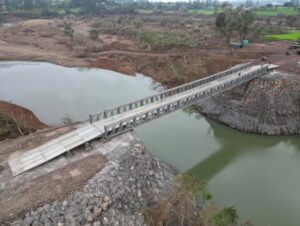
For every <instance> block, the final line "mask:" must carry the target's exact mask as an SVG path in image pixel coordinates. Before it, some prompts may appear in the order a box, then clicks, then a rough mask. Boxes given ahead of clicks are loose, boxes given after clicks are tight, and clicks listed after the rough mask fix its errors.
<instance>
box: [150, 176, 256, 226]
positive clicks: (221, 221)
mask: <svg viewBox="0 0 300 226" xmlns="http://www.w3.org/2000/svg"><path fill="white" fill-rule="evenodd" d="M144 217H145V220H146V221H147V222H148V224H149V225H151V226H171V225H189V226H199V225H205V226H237V225H238V223H237V221H238V215H237V212H236V210H235V209H234V208H233V207H228V208H220V207H218V206H217V205H216V204H215V203H214V202H213V196H212V195H211V194H210V193H209V192H208V191H207V189H206V185H205V183H204V182H202V181H200V180H199V179H198V178H196V177H194V176H190V175H187V174H186V175H179V176H177V177H176V178H175V180H174V185H173V191H172V192H171V194H170V195H169V196H168V197H167V198H166V199H164V200H161V199H159V198H158V197H150V198H149V203H148V205H147V207H146V208H145V210H144ZM243 225H244V226H246V225H248V226H251V225H252V224H251V223H249V222H247V223H246V224H243Z"/></svg>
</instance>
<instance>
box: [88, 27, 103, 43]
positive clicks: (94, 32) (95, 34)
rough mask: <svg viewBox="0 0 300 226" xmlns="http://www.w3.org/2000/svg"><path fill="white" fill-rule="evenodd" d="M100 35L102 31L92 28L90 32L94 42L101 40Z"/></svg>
mask: <svg viewBox="0 0 300 226" xmlns="http://www.w3.org/2000/svg"><path fill="white" fill-rule="evenodd" d="M99 34H100V31H99V30H97V29H94V28H92V29H91V30H90V31H89V36H90V38H91V39H92V40H94V41H96V40H98V38H99Z"/></svg>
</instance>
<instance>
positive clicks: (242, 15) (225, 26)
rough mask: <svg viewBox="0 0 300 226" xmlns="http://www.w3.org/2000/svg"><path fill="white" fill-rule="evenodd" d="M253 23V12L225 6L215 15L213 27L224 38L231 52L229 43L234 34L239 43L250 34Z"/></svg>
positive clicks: (241, 7) (242, 8)
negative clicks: (236, 35)
mask: <svg viewBox="0 0 300 226" xmlns="http://www.w3.org/2000/svg"><path fill="white" fill-rule="evenodd" d="M253 21H254V15H253V12H252V11H249V10H245V9H244V7H243V6H240V7H237V8H235V9H233V8H232V7H230V6H225V7H223V9H222V11H221V12H220V13H218V14H217V16H216V21H215V25H216V27H217V29H218V30H219V31H220V33H221V35H222V36H223V37H225V40H226V43H227V45H228V47H229V49H230V50H231V48H230V42H231V39H232V36H233V35H234V33H237V34H238V36H239V39H240V41H242V40H243V39H245V38H246V35H247V34H248V33H249V32H250V30H251V25H252V23H253Z"/></svg>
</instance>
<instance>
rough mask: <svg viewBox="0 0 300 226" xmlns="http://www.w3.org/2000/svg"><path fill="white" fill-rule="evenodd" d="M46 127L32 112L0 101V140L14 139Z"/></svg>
mask: <svg viewBox="0 0 300 226" xmlns="http://www.w3.org/2000/svg"><path fill="white" fill-rule="evenodd" d="M47 127H48V126H47V125H46V124H44V123H42V122H41V121H40V120H39V119H38V118H37V117H36V116H35V115H34V114H33V112H32V111H30V110H28V109H26V108H24V107H21V106H18V105H15V104H12V103H8V102H5V101H0V140H3V139H8V138H16V137H18V136H21V135H26V134H29V133H31V132H34V131H36V130H41V129H45V128H47Z"/></svg>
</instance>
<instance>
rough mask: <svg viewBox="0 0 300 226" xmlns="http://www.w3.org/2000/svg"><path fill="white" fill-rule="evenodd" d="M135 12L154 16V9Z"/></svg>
mask: <svg viewBox="0 0 300 226" xmlns="http://www.w3.org/2000/svg"><path fill="white" fill-rule="evenodd" d="M135 11H136V12H137V13H140V14H152V13H153V10H152V9H136V10H135Z"/></svg>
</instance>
